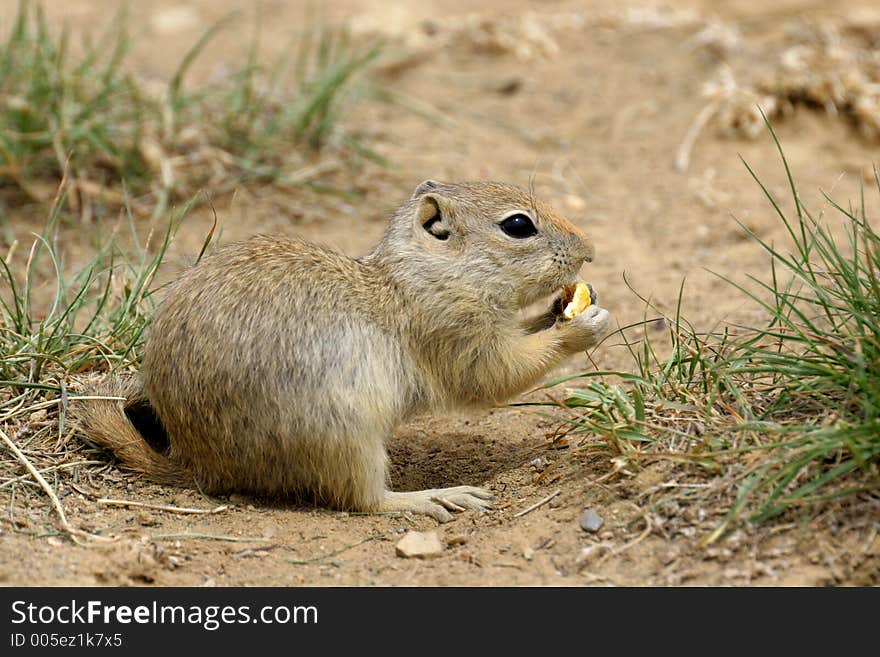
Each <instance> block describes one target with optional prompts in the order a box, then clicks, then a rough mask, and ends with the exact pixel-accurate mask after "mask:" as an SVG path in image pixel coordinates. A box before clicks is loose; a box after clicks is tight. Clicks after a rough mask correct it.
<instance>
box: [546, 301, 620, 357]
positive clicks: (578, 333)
mask: <svg viewBox="0 0 880 657" xmlns="http://www.w3.org/2000/svg"><path fill="white" fill-rule="evenodd" d="M610 320H611V315H610V313H609V312H608V311H607V310H605V309H604V308H601V307H600V306H590V307H589V308H587V309H586V310H585V311H584V312H582V313H581V314H580V315H577V316H576V317H574V318H573V319H566V320H559V321H557V322H556V326H555V329H556V330H557V331H559V332H560V333H561V334H562V336H563V341H564V343H565V346H566V348H568V349H569V350H570V351H586V350H587V349H589V348H590V347H594V346H596V345H597V344H599V341H600V340H602V338H603V337H605V334H606V333H607V332H608V323H609V321H610Z"/></svg>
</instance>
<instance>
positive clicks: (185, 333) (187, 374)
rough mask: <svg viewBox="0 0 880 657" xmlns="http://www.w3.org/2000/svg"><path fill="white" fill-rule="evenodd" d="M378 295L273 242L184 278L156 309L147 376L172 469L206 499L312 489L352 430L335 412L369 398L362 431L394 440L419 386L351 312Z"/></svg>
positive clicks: (356, 276)
mask: <svg viewBox="0 0 880 657" xmlns="http://www.w3.org/2000/svg"><path fill="white" fill-rule="evenodd" d="M369 286H370V281H369V280H366V279H363V275H362V274H361V272H360V269H359V265H358V263H357V262H356V261H354V260H351V259H349V258H347V257H345V256H343V255H341V254H338V253H334V252H332V251H329V250H326V249H323V248H322V247H318V246H315V245H311V244H308V243H305V242H301V241H299V240H294V239H287V238H275V237H273V238H269V237H262V236H261V237H256V238H253V239H251V240H248V241H247V242H243V243H239V244H235V245H231V246H230V247H227V248H225V249H221V250H220V251H219V252H218V253H217V254H215V255H213V256H210V257H209V258H207V259H205V260H203V261H202V262H201V263H199V264H198V265H197V266H196V267H194V268H193V269H191V270H190V271H189V272H187V273H186V274H185V275H184V276H183V277H182V278H181V279H180V281H179V282H178V283H177V284H176V285H175V286H174V287H173V288H172V289H171V290H170V292H169V293H168V296H167V298H166V299H165V300H164V302H163V304H162V305H161V307H160V310H159V311H158V312H157V315H156V317H155V319H154V321H153V324H152V327H151V335H150V339H149V341H148V344H147V349H146V353H145V355H144V363H143V368H142V378H143V383H144V391H145V394H146V396H147V397H148V398H149V400H150V403H151V404H152V405H153V408H154V409H155V411H156V413H157V414H158V416H159V418H160V420H161V422H162V424H163V426H164V427H165V430H166V431H167V433H168V436H169V438H170V444H171V452H170V456H171V458H172V459H173V460H176V461H178V462H181V463H182V464H183V465H184V466H185V467H186V468H187V469H189V470H191V471H192V472H193V473H194V474H195V475H196V478H197V480H199V481H200V482H202V484H203V485H204V486H205V487H206V488H209V489H214V490H217V489H222V488H223V482H235V483H236V488H237V489H242V488H244V489H248V488H251V489H253V490H259V491H262V492H267V491H269V492H271V491H273V490H274V491H276V492H279V493H284V492H291V491H292V489H297V488H304V487H305V488H311V487H313V486H314V484H315V483H316V482H313V481H312V480H313V479H314V478H315V476H316V474H315V473H320V472H322V468H321V467H317V466H318V464H319V463H318V462H320V461H321V460H322V459H323V458H324V457H323V452H324V446H325V445H326V444H327V443H328V441H331V442H332V441H333V440H334V436H335V435H337V434H340V433H350V432H351V429H352V428H351V427H350V426H347V427H342V426H340V423H341V422H343V417H345V421H346V422H347V423H349V424H350V422H351V415H350V414H347V413H345V414H342V415H343V417H340V413H339V408H340V404H342V405H349V404H350V405H351V406H353V407H359V406H362V405H364V401H367V404H366V405H367V406H368V407H371V408H374V409H375V414H374V417H369V414H367V416H365V417H363V418H362V420H361V421H363V422H364V423H365V426H364V430H365V433H371V434H373V433H376V432H377V430H379V431H381V430H385V431H389V432H390V430H391V426H393V424H394V423H395V422H396V421H397V420H398V419H399V417H400V416H401V414H402V413H403V412H404V407H405V405H406V404H407V402H408V398H410V397H412V395H413V388H414V383H413V382H411V381H401V380H398V377H397V375H396V373H398V372H402V371H407V370H408V369H409V368H404V367H402V366H401V364H400V361H401V359H402V358H404V356H403V354H402V353H401V352H400V348H399V341H397V340H395V339H394V338H393V336H392V335H390V334H388V333H386V332H385V331H384V330H383V329H382V328H380V327H378V326H376V324H375V323H372V322H368V321H365V318H364V317H363V314H362V310H361V309H359V308H353V307H352V305H351V303H352V302H351V295H352V294H357V293H359V292H363V291H364V290H363V289H355V290H353V289H352V288H353V287H354V288H369ZM365 397H366V398H368V399H366V400H365V399H364V398H365ZM371 423H372V424H371ZM375 423H379V425H380V426H376V425H375ZM317 483H319V482H317ZM317 487H318V488H319V489H320V486H317Z"/></svg>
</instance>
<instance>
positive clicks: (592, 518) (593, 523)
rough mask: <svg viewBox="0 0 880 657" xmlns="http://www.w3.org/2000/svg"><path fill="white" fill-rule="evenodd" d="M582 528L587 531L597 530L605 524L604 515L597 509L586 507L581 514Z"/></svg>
mask: <svg viewBox="0 0 880 657" xmlns="http://www.w3.org/2000/svg"><path fill="white" fill-rule="evenodd" d="M580 523H581V529H583V530H584V531H585V532H597V531H599V529H600V528H601V527H602V525H603V524H605V521H604V520H602V516H600V515H599V514H598V513H596V510H595V509H585V510H584V512H583V513H582V514H581V519H580Z"/></svg>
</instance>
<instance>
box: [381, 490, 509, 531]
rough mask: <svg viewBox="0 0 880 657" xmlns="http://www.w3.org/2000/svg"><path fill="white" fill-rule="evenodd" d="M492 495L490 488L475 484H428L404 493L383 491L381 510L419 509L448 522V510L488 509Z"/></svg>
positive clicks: (423, 512) (411, 510)
mask: <svg viewBox="0 0 880 657" xmlns="http://www.w3.org/2000/svg"><path fill="white" fill-rule="evenodd" d="M492 499H494V498H493V495H492V494H491V493H490V492H489V491H487V490H483V489H482V488H477V487H475V486H454V487H452V488H429V489H427V490H419V491H412V492H405V493H395V492H392V491H386V493H385V499H383V500H382V505H381V509H380V510H381V511H409V512H411V513H421V514H424V515H428V516H431V517H432V518H434V519H435V520H437V521H438V522H449V521H450V520H452V517H453V516H452V514H451V513H450V511H456V512H460V511H464V510H466V509H476V510H478V511H487V510H489V509H491V508H492V503H491V501H490V500H492Z"/></svg>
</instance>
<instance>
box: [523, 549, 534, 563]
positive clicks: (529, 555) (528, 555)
mask: <svg viewBox="0 0 880 657" xmlns="http://www.w3.org/2000/svg"><path fill="white" fill-rule="evenodd" d="M522 553H523V559H525V560H526V561H531V560H532V559H533V558H534V557H535V551H534V550H533V549H532V548H530V547H529V546H526V547H524V548H523V551H522Z"/></svg>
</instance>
